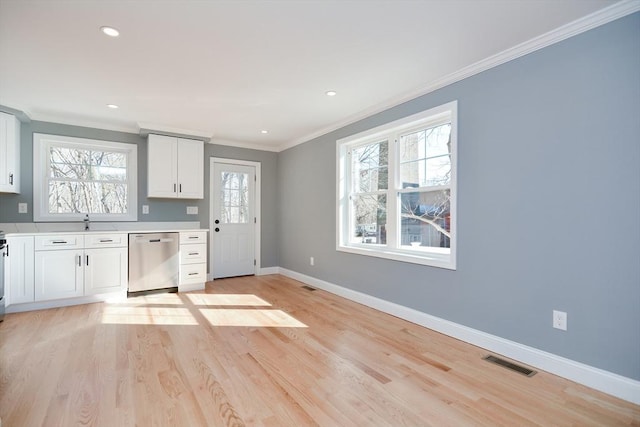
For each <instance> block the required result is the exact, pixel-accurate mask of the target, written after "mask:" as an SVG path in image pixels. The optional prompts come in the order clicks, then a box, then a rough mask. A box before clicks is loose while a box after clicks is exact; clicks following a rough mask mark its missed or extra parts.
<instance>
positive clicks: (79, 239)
mask: <svg viewBox="0 0 640 427" xmlns="http://www.w3.org/2000/svg"><path fill="white" fill-rule="evenodd" d="M83 247H84V236H83V235H82V234H46V235H42V236H36V239H35V250H36V251H55V250H57V249H77V248H80V249H81V248H83Z"/></svg>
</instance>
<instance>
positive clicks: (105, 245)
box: [35, 234, 128, 301]
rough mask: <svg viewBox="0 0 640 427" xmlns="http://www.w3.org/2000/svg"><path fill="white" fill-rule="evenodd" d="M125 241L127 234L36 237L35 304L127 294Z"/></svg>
mask: <svg viewBox="0 0 640 427" xmlns="http://www.w3.org/2000/svg"><path fill="white" fill-rule="evenodd" d="M126 241H127V239H126V234H117V235H108V234H105V235H91V236H86V238H85V236H83V235H46V236H36V241H35V301H47V300H54V299H61V298H74V297H80V296H87V295H96V294H106V293H111V292H118V291H122V290H126V288H127V272H128V258H127V257H128V255H127V247H126ZM113 246H121V247H113Z"/></svg>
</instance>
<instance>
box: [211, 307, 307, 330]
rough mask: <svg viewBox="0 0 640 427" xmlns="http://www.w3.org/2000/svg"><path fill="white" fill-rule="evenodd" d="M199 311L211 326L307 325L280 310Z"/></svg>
mask: <svg viewBox="0 0 640 427" xmlns="http://www.w3.org/2000/svg"><path fill="white" fill-rule="evenodd" d="M200 312H201V313H202V315H203V316H204V317H205V318H206V319H207V320H208V321H209V323H211V325H212V326H250V327H275V328H307V327H308V326H307V325H305V324H304V323H302V322H300V321H298V320H296V319H294V318H293V317H291V316H290V315H288V314H287V313H285V312H284V311H282V310H261V309H231V308H202V309H200Z"/></svg>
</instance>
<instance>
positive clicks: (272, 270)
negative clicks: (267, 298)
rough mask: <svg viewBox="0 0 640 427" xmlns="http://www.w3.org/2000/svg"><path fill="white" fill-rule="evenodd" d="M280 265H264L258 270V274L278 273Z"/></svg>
mask: <svg viewBox="0 0 640 427" xmlns="http://www.w3.org/2000/svg"><path fill="white" fill-rule="evenodd" d="M279 273H280V267H265V268H261V269H260V270H259V271H258V274H257V275H258V276H266V275H267V274H279Z"/></svg>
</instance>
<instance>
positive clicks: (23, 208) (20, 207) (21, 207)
mask: <svg viewBox="0 0 640 427" xmlns="http://www.w3.org/2000/svg"><path fill="white" fill-rule="evenodd" d="M27 212H29V209H28V207H27V204H26V203H18V213H27Z"/></svg>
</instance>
